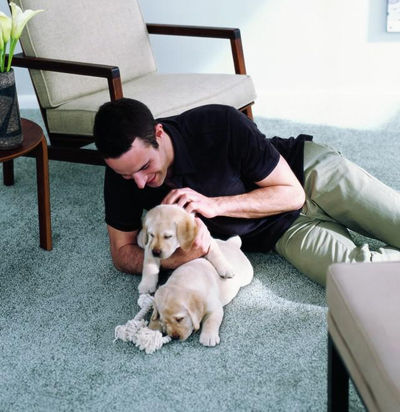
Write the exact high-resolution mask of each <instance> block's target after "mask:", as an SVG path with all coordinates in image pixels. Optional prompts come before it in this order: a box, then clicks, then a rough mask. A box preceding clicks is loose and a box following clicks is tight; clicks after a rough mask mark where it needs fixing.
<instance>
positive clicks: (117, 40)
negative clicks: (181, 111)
mask: <svg viewBox="0 0 400 412" xmlns="http://www.w3.org/2000/svg"><path fill="white" fill-rule="evenodd" d="M14 1H15V3H16V4H17V5H19V6H20V7H21V8H22V9H23V10H25V9H34V10H37V9H44V10H45V11H44V12H42V13H39V14H38V15H36V16H35V17H33V19H31V20H30V21H29V23H28V25H27V28H26V29H25V30H24V31H23V32H22V36H21V39H20V41H21V45H22V48H23V50H24V52H25V54H26V55H28V56H35V57H47V58H54V59H60V60H70V61H77V62H87V63H98V64H106V65H115V66H118V67H119V69H120V73H121V77H122V79H124V81H129V80H131V79H133V78H135V77H138V76H143V75H145V74H147V73H150V72H154V71H155V70H156V66H155V62H154V58H153V54H152V51H151V47H150V41H149V36H148V33H147V28H146V25H145V23H144V21H143V17H142V14H141V11H140V9H139V6H138V4H137V1H136V0H129V1H127V0H112V1H110V0H84V1H83V0H73V1H61V0H14ZM31 75H32V80H33V83H34V85H35V88H36V90H37V92H38V96H39V100H40V103H41V105H42V107H44V108H50V107H56V106H58V105H60V104H63V103H65V102H67V101H69V100H70V99H75V98H77V97H80V96H84V95H86V94H90V93H95V92H97V91H99V90H101V89H104V88H105V87H107V80H106V79H101V78H95V77H87V76H77V75H71V74H64V73H56V72H50V71H39V70H32V71H31Z"/></svg>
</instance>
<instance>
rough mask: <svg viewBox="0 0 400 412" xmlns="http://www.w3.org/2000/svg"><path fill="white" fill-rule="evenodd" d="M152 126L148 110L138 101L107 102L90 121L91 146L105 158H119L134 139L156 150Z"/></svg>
mask: <svg viewBox="0 0 400 412" xmlns="http://www.w3.org/2000/svg"><path fill="white" fill-rule="evenodd" d="M155 125H156V122H155V120H154V117H153V115H152V113H151V111H150V109H149V108H148V107H147V106H146V105H145V104H143V103H141V102H139V101H138V100H134V99H127V98H122V99H119V100H116V101H113V102H107V103H104V104H103V105H102V106H101V107H100V109H99V111H98V112H97V113H96V117H95V119H94V127H93V136H94V142H95V144H96V147H97V149H98V150H99V152H100V153H101V154H102V155H103V156H104V157H105V158H117V157H119V156H121V155H122V154H124V153H125V152H127V151H128V150H129V149H130V147H131V145H132V143H133V141H134V140H135V138H139V139H141V140H143V141H144V142H145V143H147V144H148V145H149V146H150V145H151V146H153V147H155V148H158V142H157V140H156V136H155Z"/></svg>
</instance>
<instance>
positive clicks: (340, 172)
mask: <svg viewBox="0 0 400 412" xmlns="http://www.w3.org/2000/svg"><path fill="white" fill-rule="evenodd" d="M304 170H305V185H304V186H305V191H306V203H305V205H304V207H303V210H302V213H301V215H300V217H299V218H298V219H297V220H296V221H295V222H294V223H293V224H292V226H291V227H290V228H289V229H288V230H287V231H286V233H285V234H284V235H283V236H282V237H281V238H280V239H279V240H278V242H277V244H276V246H275V249H276V251H277V252H278V253H279V254H280V255H281V256H283V257H285V258H286V259H287V260H288V261H289V262H291V263H292V264H293V265H294V266H295V267H296V268H297V269H299V270H300V271H301V272H303V273H304V274H306V275H308V276H309V277H310V278H311V279H313V280H315V281H317V282H318V283H320V284H322V285H325V278H326V271H327V269H328V267H329V265H330V264H332V263H338V262H347V263H353V262H379V261H389V260H399V261H400V250H398V249H397V247H400V194H399V193H398V192H396V191H394V190H393V189H391V188H389V187H388V186H386V185H384V184H383V183H381V182H379V181H378V180H377V179H375V178H373V177H372V176H370V175H369V174H368V173H367V172H365V171H364V170H363V169H361V168H359V167H358V166H357V165H355V164H354V163H352V162H350V161H348V160H347V159H344V158H343V157H342V156H341V155H340V153H338V152H336V151H335V150H333V149H331V148H329V147H328V146H325V145H319V144H316V143H312V142H306V143H305V148H304ZM347 228H350V229H352V230H354V231H357V232H358V233H362V234H366V235H368V236H370V237H375V238H377V239H380V240H382V241H384V242H386V243H389V244H391V245H395V246H397V247H393V246H388V247H383V248H380V249H379V250H378V251H370V249H369V247H368V245H366V244H365V245H363V246H356V245H355V244H354V242H353V241H352V239H351V236H350V234H349V232H348V230H347Z"/></svg>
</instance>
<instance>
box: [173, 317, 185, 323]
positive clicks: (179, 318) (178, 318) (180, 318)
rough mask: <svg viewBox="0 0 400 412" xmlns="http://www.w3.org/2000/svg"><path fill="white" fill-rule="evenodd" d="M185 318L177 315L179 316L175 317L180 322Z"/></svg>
mask: <svg viewBox="0 0 400 412" xmlns="http://www.w3.org/2000/svg"><path fill="white" fill-rule="evenodd" d="M183 319H184V318H183V317H177V318H175V320H176V321H177V322H178V323H180V322H182V321H183Z"/></svg>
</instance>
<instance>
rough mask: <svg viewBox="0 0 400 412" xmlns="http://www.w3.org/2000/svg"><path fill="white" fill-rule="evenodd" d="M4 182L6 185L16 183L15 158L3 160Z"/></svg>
mask: <svg viewBox="0 0 400 412" xmlns="http://www.w3.org/2000/svg"><path fill="white" fill-rule="evenodd" d="M3 182H4V184H5V185H6V186H12V185H13V184H14V160H7V161H6V162H3Z"/></svg>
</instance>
